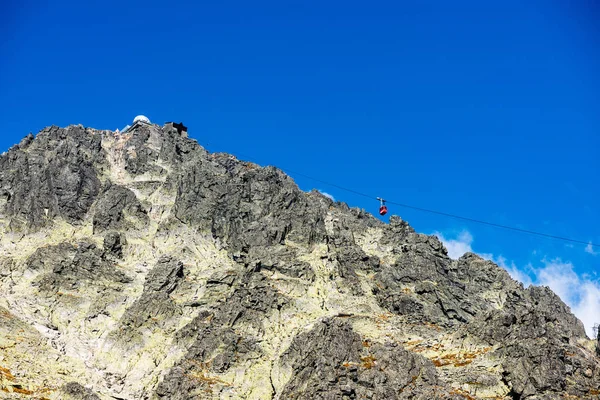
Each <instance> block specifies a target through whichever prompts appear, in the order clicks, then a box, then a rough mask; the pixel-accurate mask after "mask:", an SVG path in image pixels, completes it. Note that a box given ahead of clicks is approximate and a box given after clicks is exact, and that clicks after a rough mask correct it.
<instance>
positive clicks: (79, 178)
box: [0, 126, 105, 230]
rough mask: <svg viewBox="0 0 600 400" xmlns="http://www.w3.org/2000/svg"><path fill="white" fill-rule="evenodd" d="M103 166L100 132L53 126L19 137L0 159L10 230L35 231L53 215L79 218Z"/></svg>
mask: <svg viewBox="0 0 600 400" xmlns="http://www.w3.org/2000/svg"><path fill="white" fill-rule="evenodd" d="M104 166H105V156H104V153H103V151H102V147H101V137H100V134H97V133H94V134H92V133H90V132H88V131H86V130H85V129H83V128H80V127H69V128H67V129H60V128H58V127H54V126H53V127H50V128H46V129H44V130H42V131H41V132H40V133H39V134H38V135H37V137H36V138H35V140H34V139H33V135H30V136H28V137H27V138H25V139H24V140H23V141H22V142H21V143H20V144H19V145H17V146H14V147H13V148H11V149H10V150H9V151H8V152H7V153H6V155H4V156H3V157H0V199H1V198H3V200H4V202H5V206H4V213H5V214H7V215H8V216H9V217H10V222H11V226H12V227H13V229H21V230H22V229H30V230H31V229H36V228H39V227H41V226H44V225H46V224H47V223H48V222H49V221H52V220H53V219H54V218H56V217H61V218H63V219H65V220H66V221H68V222H69V223H77V222H80V221H81V220H82V219H83V218H84V217H85V215H86V213H87V212H88V210H89V208H90V207H91V205H92V204H93V202H94V200H95V198H96V196H97V195H98V192H99V190H100V181H99V179H98V175H97V173H98V169H101V168H103V167H104ZM1 203H2V202H1V201H0V204H1Z"/></svg>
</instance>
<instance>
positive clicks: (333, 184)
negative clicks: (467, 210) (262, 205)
mask: <svg viewBox="0 0 600 400" xmlns="http://www.w3.org/2000/svg"><path fill="white" fill-rule="evenodd" d="M237 153H238V154H239V155H240V156H242V157H244V158H247V159H249V160H250V159H252V158H253V157H248V156H247V155H244V154H242V153H239V152H237ZM279 169H281V170H282V171H284V172H286V173H287V174H288V175H290V174H294V175H298V176H302V177H304V178H307V179H310V180H313V181H315V182H319V183H322V184H324V185H328V186H331V187H334V188H337V189H340V190H344V191H346V192H349V193H354V194H356V195H359V196H362V197H366V198H368V199H372V200H377V201H379V198H378V197H376V196H372V195H370V194H367V193H362V192H359V191H357V190H354V189H350V188H347V187H344V186H340V185H337V184H335V183H331V182H327V181H324V180H322V179H318V178H314V177H312V176H309V175H306V174H304V173H302V172H298V171H293V170H291V169H288V168H283V167H281V168H279ZM385 202H386V203H388V204H393V205H396V206H398V207H403V208H408V209H411V210H416V211H421V212H426V213H429V214H436V215H442V216H445V217H449V218H454V219H460V220H463V221H469V222H474V223H477V224H482V225H487V226H492V227H495V228H502V229H507V230H511V231H515V232H521V233H526V234H529V235H536V236H541V237H546V238H550V239H557V240H562V241H565V242H571V243H578V244H585V245H587V246H592V247H599V248H600V244H596V243H592V242H586V241H583V240H577V239H571V238H567V237H563V236H557V235H551V234H548V233H543V232H537V231H532V230H529V229H522V228H517V227H514V226H509V225H503V224H497V223H494V222H488V221H484V220H481V219H475V218H469V217H463V216H460V215H456V214H451V213H446V212H442V211H436V210H431V209H428V208H423V207H416V206H412V205H409V204H404V203H398V202H396V201H390V200H385Z"/></svg>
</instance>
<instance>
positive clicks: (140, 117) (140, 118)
mask: <svg viewBox="0 0 600 400" xmlns="http://www.w3.org/2000/svg"><path fill="white" fill-rule="evenodd" d="M136 122H143V123H144V124H150V120H149V119H148V117H146V116H145V115H138V116H137V117H135V118H134V119H133V124H134V125H135V123H136Z"/></svg>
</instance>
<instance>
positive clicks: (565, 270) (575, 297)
mask: <svg viewBox="0 0 600 400" xmlns="http://www.w3.org/2000/svg"><path fill="white" fill-rule="evenodd" d="M434 235H435V236H437V237H438V238H439V239H440V241H441V242H442V243H443V244H444V246H445V247H446V249H448V255H449V256H450V257H451V258H453V259H458V258H460V257H461V256H462V255H463V254H464V253H466V252H474V253H476V252H475V251H473V248H472V244H473V235H471V233H469V232H468V231H462V232H461V233H460V234H459V235H458V236H457V237H456V238H451V237H449V236H444V235H443V234H441V233H439V232H435V233H434ZM588 247H589V248H590V249H588V248H586V252H588V253H589V252H590V251H589V250H592V251H593V249H592V248H591V247H592V246H591V245H588ZM599 253H600V252H595V251H594V252H593V253H592V254H599ZM477 254H478V255H479V256H480V257H482V258H485V259H486V260H490V261H493V262H494V263H496V264H498V265H499V266H500V267H502V268H504V269H505V270H506V271H507V272H508V273H509V274H510V276H511V277H512V278H513V279H515V280H517V281H520V282H522V283H523V285H524V286H525V287H527V286H529V285H532V284H533V285H543V286H548V287H550V289H552V291H554V293H556V294H557V295H558V296H559V297H560V298H561V299H562V300H563V301H564V302H565V303H566V304H567V305H568V306H569V307H570V308H571V312H573V314H575V315H576V316H577V318H579V319H580V320H581V321H582V322H583V324H584V326H585V330H586V332H587V334H588V336H590V337H592V335H593V332H592V327H593V326H594V324H596V323H600V280H599V279H598V278H595V277H592V276H590V275H589V274H582V275H578V274H577V273H576V272H575V268H574V266H573V264H572V263H570V262H563V261H561V259H559V258H556V259H552V260H548V259H542V260H541V265H540V266H537V267H535V266H533V265H532V264H531V263H529V264H527V265H526V266H525V267H518V266H517V265H516V264H515V263H514V262H512V261H511V262H508V260H506V258H505V257H503V256H501V255H500V256H494V255H493V254H490V253H477ZM537 254H538V253H537V252H534V253H533V255H534V256H535V255H537Z"/></svg>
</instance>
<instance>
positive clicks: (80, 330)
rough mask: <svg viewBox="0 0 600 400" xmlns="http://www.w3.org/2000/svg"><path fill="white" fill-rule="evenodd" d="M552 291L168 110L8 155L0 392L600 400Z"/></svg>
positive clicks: (29, 141) (1, 246)
mask: <svg viewBox="0 0 600 400" xmlns="http://www.w3.org/2000/svg"><path fill="white" fill-rule="evenodd" d="M596 342H597V341H596V340H590V339H588V338H587V337H586V335H585V331H584V328H583V325H582V323H581V322H580V321H579V320H577V318H575V317H574V316H573V314H572V313H571V312H570V310H569V308H568V307H567V306H566V305H565V304H564V303H563V302H562V301H561V300H560V299H559V298H558V297H557V296H556V295H555V294H554V293H552V292H551V291H550V290H549V289H547V288H540V287H530V288H527V289H525V288H524V287H523V286H522V285H521V284H520V283H518V282H515V281H514V280H512V279H511V278H510V276H509V275H508V273H507V272H506V271H505V270H503V269H502V268H500V267H498V266H497V265H495V264H494V263H492V262H490V261H486V260H483V259H481V258H480V257H478V256H477V255H475V254H472V253H467V254H465V255H464V256H462V257H461V258H460V259H459V260H452V259H450V258H449V257H448V253H447V251H446V249H445V248H444V246H443V245H442V243H441V242H440V241H439V240H438V239H437V238H435V237H432V236H426V235H421V234H418V233H416V232H415V231H414V229H412V228H411V227H410V225H409V224H408V223H407V222H406V221H403V220H402V219H400V218H399V217H397V216H392V217H390V221H389V223H387V224H386V223H383V222H382V221H380V220H379V219H377V218H375V217H373V216H372V215H370V214H369V213H367V212H365V211H364V210H359V209H355V208H350V207H348V206H347V205H346V204H344V203H339V202H337V203H336V202H333V201H331V200H330V199H328V198H326V197H325V196H323V195H321V194H320V193H319V192H317V191H312V192H308V193H306V192H303V191H301V190H300V189H299V188H298V187H297V186H296V185H295V183H294V182H293V181H292V179H291V178H289V177H288V176H286V175H285V174H284V173H283V172H281V171H280V170H278V169H277V168H275V167H265V168H262V167H259V166H258V165H255V164H252V163H247V162H243V161H239V160H237V159H235V158H234V157H232V156H230V155H227V154H210V153H208V152H207V151H206V150H205V149H203V148H202V147H201V146H200V145H198V143H196V142H195V141H194V140H192V139H188V138H187V137H186V135H184V134H182V133H179V132H178V131H177V130H176V129H175V128H173V127H172V126H171V125H166V126H164V127H159V126H157V125H149V124H144V123H138V124H136V125H135V126H134V128H133V129H131V130H129V131H127V132H126V133H123V134H121V133H115V132H110V131H99V130H94V129H89V128H83V127H81V126H71V127H68V128H65V129H62V128H58V127H50V128H46V129H44V130H43V131H41V132H40V133H38V134H37V135H36V136H35V137H34V136H33V135H30V136H27V137H26V138H25V139H24V140H23V141H22V142H21V143H19V144H18V145H16V146H14V147H13V148H11V149H10V150H9V151H8V152H7V153H6V154H5V155H3V156H1V157H0V397H2V396H4V397H5V398H15V399H17V398H18V399H20V398H51V399H63V398H64V399H101V400H105V399H115V398H117V399H175V400H176V399H197V398H207V399H211V398H224V399H238V398H239V399H284V398H285V399H288V398H295V399H359V398H368V399H393V398H399V399H402V398H411V399H431V398H441V399H476V398H495V399H553V398H565V397H568V396H571V397H572V398H590V399H592V398H598V395H599V394H600V356H599V354H598V350H597V348H598V347H599V346H600V345H598V344H597V343H596Z"/></svg>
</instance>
